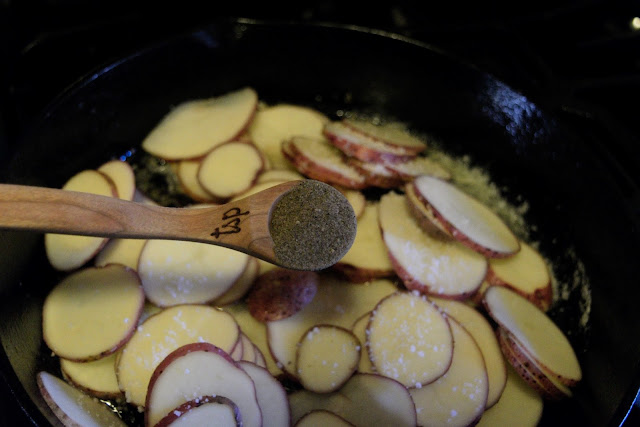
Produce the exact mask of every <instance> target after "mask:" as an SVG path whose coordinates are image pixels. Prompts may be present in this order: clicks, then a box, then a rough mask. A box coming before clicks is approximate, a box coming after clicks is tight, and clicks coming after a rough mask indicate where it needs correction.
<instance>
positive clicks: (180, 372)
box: [144, 342, 262, 427]
mask: <svg viewBox="0 0 640 427" xmlns="http://www.w3.org/2000/svg"><path fill="white" fill-rule="evenodd" d="M203 396H224V397H226V398H228V399H230V400H231V401H232V402H233V403H235V404H236V405H237V407H238V410H239V412H240V415H241V417H242V425H243V426H247V427H248V426H257V427H260V426H261V425H262V413H261V412H260V406H259V404H258V400H257V397H256V388H255V385H254V382H253V380H252V379H251V377H250V376H249V375H248V374H247V373H246V372H245V371H244V369H242V368H241V367H240V366H239V365H238V364H237V363H236V362H235V361H234V360H233V359H231V357H230V356H229V355H228V354H227V353H226V352H225V351H223V350H222V349H220V348H218V347H216V346H215V345H213V344H210V343H206V342H202V343H192V344H186V345H183V346H181V347H179V348H177V349H176V350H174V351H173V352H171V353H170V354H168V355H167V356H166V357H165V358H164V359H163V360H162V362H161V363H160V364H159V365H158V366H157V367H156V369H155V370H154V372H153V375H152V377H151V379H150V381H149V389H148V392H147V396H146V400H145V413H144V418H145V425H146V426H155V425H156V424H157V423H158V422H159V421H160V420H162V418H164V417H165V416H166V415H167V414H169V413H170V412H171V411H173V410H175V408H177V407H178V406H180V405H182V404H183V403H185V402H189V401H190V400H193V399H196V398H200V397H203Z"/></svg>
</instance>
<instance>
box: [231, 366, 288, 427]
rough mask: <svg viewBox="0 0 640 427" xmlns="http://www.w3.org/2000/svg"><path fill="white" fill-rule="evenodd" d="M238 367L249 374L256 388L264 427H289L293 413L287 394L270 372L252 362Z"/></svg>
mask: <svg viewBox="0 0 640 427" xmlns="http://www.w3.org/2000/svg"><path fill="white" fill-rule="evenodd" d="M238 365H239V366H240V367H241V368H242V369H244V371H245V372H246V373H247V374H249V376H250V377H251V379H252V380H253V384H254V385H255V387H256V396H257V398H258V404H259V405H260V411H261V413H262V427H288V426H289V425H290V416H291V414H290V413H291V411H290V409H289V399H288V398H287V392H286V390H285V389H284V387H283V386H282V384H280V382H279V381H278V380H276V379H275V378H273V377H272V376H271V374H270V373H269V371H268V370H266V369H265V368H262V367H260V366H258V365H256V364H254V363H251V362H246V361H243V362H239V363H238Z"/></svg>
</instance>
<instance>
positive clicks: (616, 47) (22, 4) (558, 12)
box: [0, 0, 640, 425]
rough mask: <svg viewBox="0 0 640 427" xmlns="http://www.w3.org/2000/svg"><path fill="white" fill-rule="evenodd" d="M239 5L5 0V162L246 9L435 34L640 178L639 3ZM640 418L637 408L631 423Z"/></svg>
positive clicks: (1, 400) (0, 31)
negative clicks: (157, 59)
mask: <svg viewBox="0 0 640 427" xmlns="http://www.w3.org/2000/svg"><path fill="white" fill-rule="evenodd" d="M228 3H230V4H222V3H221V2H219V1H209V2H199V1H189V0H185V1H182V2H180V3H179V5H178V4H177V3H176V4H173V3H169V4H165V3H161V2H150V1H143V2H131V1H127V2H125V1H121V0H112V1H95V0H94V1H79V0H76V1H73V0H50V1H46V0H43V1H37V0H24V1H19V0H0V172H1V171H3V170H4V163H5V162H7V161H8V159H10V157H11V153H12V151H13V149H14V148H15V147H16V145H17V144H19V143H20V138H21V136H22V135H23V134H24V133H25V132H26V131H27V130H28V128H29V126H30V123H32V121H33V120H34V119H35V118H36V117H37V116H38V115H39V114H40V113H41V112H42V111H43V110H44V108H45V107H46V106H47V105H48V104H49V103H50V102H52V100H53V99H54V98H55V96H56V95H57V94H59V93H60V92H61V91H63V90H64V89H65V88H66V87H68V86H69V85H72V84H73V83H74V82H75V81H77V80H78V79H80V78H81V77H83V76H84V75H86V74H88V73H90V72H91V71H92V70H95V69H96V68H98V67H100V66H101V65H103V64H105V63H108V62H110V61H112V60H114V59H117V58H119V57H121V56H123V55H127V54H129V53H132V52H134V51H135V50H136V49H138V48H140V47H143V46H145V45H148V44H150V43H153V42H154V41H156V40H161V39H163V38H165V37H167V36H170V35H172V34H176V33H181V32H186V31H189V30H190V29H191V28H194V27H196V26H198V25H201V24H206V23H208V22H212V21H214V20H216V19H219V18H221V17H245V18H255V19H266V20H277V21H303V22H337V23H345V24H355V25H361V26H366V27H375V28H379V29H383V30H388V31H392V32H395V33H399V34H402V35H405V36H409V37H413V38H416V39H418V40H421V41H424V42H426V43H428V44H430V45H432V46H433V47H434V48H435V49H438V50H442V51H446V52H448V53H451V54H453V55H455V56H458V57H460V58H461V59H463V60H464V61H466V62H469V63H471V64H474V65H475V66H477V67H478V68H481V69H483V70H486V71H488V72H490V73H492V74H494V75H496V76H497V77H499V78H500V79H502V80H504V81H505V82H507V83H508V84H510V85H511V86H513V87H515V88H517V89H518V90H520V91H521V92H523V93H524V94H525V95H527V96H528V97H530V98H532V99H533V100H534V101H535V102H537V103H539V104H540V105H542V106H543V107H545V108H548V109H550V110H552V111H554V112H556V113H557V114H560V115H562V117H563V118H564V120H565V121H567V122H569V123H572V124H574V125H575V127H576V128H577V129H579V130H580V132H584V133H585V134H588V135H590V136H592V137H595V138H597V139H598V140H599V141H600V142H601V143H602V144H603V145H604V146H605V147H607V148H608V149H609V151H610V152H611V153H612V154H613V156H614V158H615V159H616V161H617V162H619V163H620V164H621V165H622V166H623V167H624V169H625V170H626V172H627V173H628V174H629V175H630V176H631V177H632V178H633V179H635V180H636V183H640V114H639V113H640V106H639V105H640V30H638V29H636V28H635V26H634V22H636V21H637V27H638V28H640V2H638V1H632V0H619V1H611V0H555V1H553V0H539V1H529V0H522V1H489V0H488V1H476V2H456V1H449V2H443V1H431V2H428V1H421V2H420V1H408V0H406V1H395V2H371V1H369V2H346V1H343V2H339V1H330V0H327V1H307V2H305V1H299V2H282V1H277V0H274V1H269V2H267V1H262V2H260V3H256V4H253V3H247V2H242V1H235V2H234V1H232V2H228ZM634 17H638V19H637V20H636V21H634V20H633V18H634ZM389 66H390V67H393V64H389ZM416 66H420V65H419V64H416ZM339 67H340V64H336V72H337V73H339ZM1 175H2V173H0V176H1ZM2 386H3V384H2V381H0V393H6V390H5V388H3V387H2ZM2 406H7V410H6V411H3V410H2ZM15 412H16V409H15V406H13V405H11V399H10V398H6V397H4V396H2V395H0V425H20V424H19V422H20V421H21V422H24V419H21V420H20V421H19V420H16V421H15V422H14V421H13V417H14V415H13V414H15ZM3 417H6V419H3ZM638 423H640V421H639V420H638V417H637V416H636V415H635V414H634V415H632V416H631V418H630V420H629V422H628V423H627V424H628V425H637V424H638Z"/></svg>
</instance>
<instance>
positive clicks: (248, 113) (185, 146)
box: [142, 87, 258, 160]
mask: <svg viewBox="0 0 640 427" xmlns="http://www.w3.org/2000/svg"><path fill="white" fill-rule="evenodd" d="M257 105H258V94H257V93H256V91H255V90H253V89H252V88H248V87H247V88H243V89H240V90H236V91H233V92H229V93H226V94H224V95H222V96H219V97H215V98H209V99H199V100H194V101H188V102H184V103H182V104H180V105H178V106H177V107H175V108H174V109H172V110H171V111H170V112H169V113H168V114H167V115H166V116H165V117H164V118H163V119H162V120H161V121H160V122H159V123H158V124H157V125H156V126H155V127H154V128H153V129H152V130H151V132H150V133H149V134H148V135H147V136H146V138H145V139H144V140H143V141H142V148H143V149H144V150H145V151H147V152H148V153H150V154H152V155H154V156H157V157H160V158H163V159H165V160H182V159H194V158H197V157H200V156H203V155H205V154H206V153H208V152H209V151H210V150H211V149H213V148H214V147H216V146H218V145H220V144H222V143H225V142H227V141H231V140H233V139H234V138H237V137H238V136H239V135H241V134H242V132H243V131H244V130H245V129H246V128H247V127H248V125H249V123H251V120H252V119H253V116H254V114H255V111H256V108H257Z"/></svg>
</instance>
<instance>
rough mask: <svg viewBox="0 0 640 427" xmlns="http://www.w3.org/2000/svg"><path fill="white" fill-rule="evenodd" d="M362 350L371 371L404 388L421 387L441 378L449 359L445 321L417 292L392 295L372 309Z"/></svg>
mask: <svg viewBox="0 0 640 427" xmlns="http://www.w3.org/2000/svg"><path fill="white" fill-rule="evenodd" d="M367 331H368V333H367V342H366V347H367V351H368V352H369V359H370V360H371V363H372V364H373V366H374V368H375V371H376V372H377V373H379V374H381V375H385V376H387V377H389V378H393V379H394V380H396V381H398V382H400V383H401V384H403V385H404V386H405V387H421V386H424V385H425V384H429V383H431V382H433V381H435V380H436V379H438V378H440V377H441V376H442V375H444V374H445V373H446V372H447V370H448V369H449V365H450V364H451V361H452V358H453V336H452V334H451V328H450V327H449V322H448V320H447V318H446V317H445V316H444V315H443V314H442V312H440V310H439V309H438V307H436V306H435V305H434V304H433V303H432V302H431V301H429V300H427V298H426V297H425V296H424V295H420V294H419V293H417V292H396V293H394V294H392V295H389V296H388V297H386V298H384V299H382V300H381V301H380V302H379V303H378V305H377V306H376V307H375V308H374V309H373V312H372V313H371V317H370V318H369V325H368V326H367Z"/></svg>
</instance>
